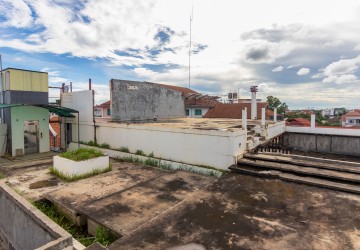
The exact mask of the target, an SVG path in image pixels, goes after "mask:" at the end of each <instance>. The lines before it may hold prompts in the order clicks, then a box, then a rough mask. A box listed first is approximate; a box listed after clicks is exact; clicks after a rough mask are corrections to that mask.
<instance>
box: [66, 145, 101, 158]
mask: <svg viewBox="0 0 360 250" xmlns="http://www.w3.org/2000/svg"><path fill="white" fill-rule="evenodd" d="M103 155H104V154H103V153H102V152H100V151H99V150H96V149H92V148H78V149H76V150H74V151H68V152H65V153H62V154H60V156H61V157H64V158H67V159H69V160H73V161H84V160H89V159H92V158H96V157H99V156H103Z"/></svg>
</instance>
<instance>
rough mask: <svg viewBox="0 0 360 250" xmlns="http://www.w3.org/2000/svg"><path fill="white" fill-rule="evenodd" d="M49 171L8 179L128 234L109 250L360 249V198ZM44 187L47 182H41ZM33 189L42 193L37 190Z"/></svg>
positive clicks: (262, 185) (227, 182)
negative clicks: (190, 248) (68, 178)
mask: <svg viewBox="0 0 360 250" xmlns="http://www.w3.org/2000/svg"><path fill="white" fill-rule="evenodd" d="M52 178H53V177H52V176H50V175H49V174H48V173H47V170H46V168H42V169H41V168H37V169H36V170H34V171H31V170H30V169H27V170H26V171H24V172H16V173H15V174H14V175H12V176H10V177H8V180H9V182H10V183H12V184H11V185H12V186H13V187H14V188H16V189H18V190H20V191H21V192H23V194H24V195H25V196H26V197H28V198H34V197H36V198H40V197H42V196H46V195H48V196H49V197H51V199H54V200H57V201H59V202H61V203H62V204H65V205H66V206H67V207H69V208H70V209H75V210H78V211H80V212H81V213H84V214H86V215H87V216H89V218H93V219H94V220H96V221H97V222H98V223H102V224H104V225H106V226H107V227H109V228H111V229H112V230H114V231H116V232H118V233H119V234H120V235H122V238H120V239H119V240H118V241H116V242H114V243H113V244H111V245H110V246H109V249H111V250H115V249H166V248H169V247H174V246H179V245H183V244H197V247H198V248H197V249H201V248H200V247H201V246H203V247H205V248H206V249H360V231H359V230H358V227H360V226H359V225H360V196H358V195H352V194H347V193H343V192H338V191H331V190H327V189H322V188H316V187H311V186H306V185H301V184H294V183H288V182H284V181H281V180H275V179H263V178H258V177H253V176H246V175H240V174H233V173H229V174H227V175H225V176H223V177H221V178H216V177H207V176H202V175H198V174H194V173H188V172H182V171H165V170H160V169H156V168H151V167H145V166H141V165H136V164H130V163H120V162H114V163H113V170H112V171H111V172H108V173H105V174H101V175H98V176H95V177H92V178H89V179H84V180H80V181H77V182H74V183H63V182H61V181H57V182H52V183H53V184H52V185H49V186H47V185H43V186H42V185H39V186H36V185H35V184H39V183H40V184H42V183H45V184H46V183H47V182H45V181H49V180H53V179H52ZM42 181H43V182H42ZM30 185H32V187H34V186H35V187H36V188H30Z"/></svg>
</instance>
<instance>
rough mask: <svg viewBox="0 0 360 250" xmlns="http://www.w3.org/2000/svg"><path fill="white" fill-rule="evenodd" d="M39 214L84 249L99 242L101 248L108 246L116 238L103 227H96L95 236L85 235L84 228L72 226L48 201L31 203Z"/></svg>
mask: <svg viewBox="0 0 360 250" xmlns="http://www.w3.org/2000/svg"><path fill="white" fill-rule="evenodd" d="M33 204H34V206H35V207H37V208H38V209H39V210H40V211H41V212H43V213H44V214H45V215H47V216H48V217H49V218H50V219H52V220H53V221H54V222H55V223H57V224H58V225H59V226H61V227H62V228H64V229H65V230H66V231H67V232H68V233H70V234H71V235H72V236H73V237H74V238H75V239H77V240H78V241H79V242H80V243H81V244H83V245H84V246H85V247H88V246H90V245H92V244H94V243H95V242H99V243H100V244H102V245H103V246H105V247H106V246H108V245H109V244H111V243H112V242H114V241H115V240H116V239H117V237H116V236H115V235H114V234H112V233H111V232H109V231H108V230H106V229H105V228H103V227H98V228H97V230H96V236H95V237H94V236H92V235H90V234H88V233H87V230H86V227H79V226H77V225H74V224H73V223H72V222H71V221H70V220H68V219H67V218H66V217H65V216H64V215H63V214H61V213H60V212H59V211H57V210H56V208H55V206H54V204H52V203H51V202H50V201H47V200H43V201H37V202H34V203H33Z"/></svg>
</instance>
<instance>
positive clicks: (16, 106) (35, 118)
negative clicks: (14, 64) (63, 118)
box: [1, 68, 49, 156]
mask: <svg viewBox="0 0 360 250" xmlns="http://www.w3.org/2000/svg"><path fill="white" fill-rule="evenodd" d="M2 83H3V84H2V86H1V87H2V90H3V99H2V100H1V104H2V105H5V106H6V107H5V106H4V107H3V108H2V114H1V116H2V121H3V123H4V124H7V147H6V153H8V154H10V155H12V156H22V155H24V154H31V153H41V152H47V151H49V136H48V135H49V113H48V110H46V109H43V108H41V107H35V106H28V105H47V104H48V73H46V72H40V71H30V70H23V69H15V68H7V69H4V70H3V81H2Z"/></svg>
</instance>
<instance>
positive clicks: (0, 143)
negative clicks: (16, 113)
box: [0, 124, 7, 156]
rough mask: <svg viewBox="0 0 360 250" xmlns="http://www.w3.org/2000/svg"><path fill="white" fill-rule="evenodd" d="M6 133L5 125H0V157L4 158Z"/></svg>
mask: <svg viewBox="0 0 360 250" xmlns="http://www.w3.org/2000/svg"><path fill="white" fill-rule="evenodd" d="M6 131H7V125H6V124H0V156H4V154H5V149H6Z"/></svg>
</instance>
